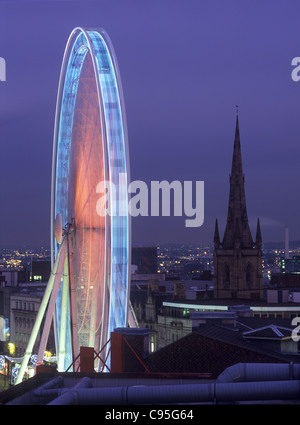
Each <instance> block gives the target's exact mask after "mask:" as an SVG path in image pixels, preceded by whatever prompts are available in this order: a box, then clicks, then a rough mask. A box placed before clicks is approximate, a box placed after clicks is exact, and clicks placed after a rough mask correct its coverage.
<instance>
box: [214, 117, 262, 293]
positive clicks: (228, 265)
mask: <svg viewBox="0 0 300 425" xmlns="http://www.w3.org/2000/svg"><path fill="white" fill-rule="evenodd" d="M244 186H245V180H244V174H243V165H242V154H241V142H240V130H239V119H238V116H237V118H236V126H235V136H234V146H233V156H232V166H231V174H230V190H229V205H228V214H227V223H226V228H225V232H224V237H223V240H222V241H220V237H219V228H218V221H217V220H216V226H215V234H214V246H215V249H214V297H215V298H220V299H226V298H228V299H241V300H244V299H248V300H249V299H251V300H254V299H261V298H262V296H263V278H262V249H261V246H262V238H261V231H260V223H259V220H258V222H257V231H256V239H255V241H253V239H252V236H251V232H250V228H249V224H248V216H247V208H246V196H245V187H244Z"/></svg>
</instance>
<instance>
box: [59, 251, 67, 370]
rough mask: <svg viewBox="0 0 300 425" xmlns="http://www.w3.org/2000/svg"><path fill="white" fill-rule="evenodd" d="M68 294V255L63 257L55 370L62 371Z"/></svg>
mask: <svg viewBox="0 0 300 425" xmlns="http://www.w3.org/2000/svg"><path fill="white" fill-rule="evenodd" d="M68 295H69V261H68V255H66V258H65V264H64V272H63V285H62V298H61V319H60V332H59V353H58V359H57V370H58V371H59V372H63V371H64V363H65V354H66V330H67V312H68Z"/></svg>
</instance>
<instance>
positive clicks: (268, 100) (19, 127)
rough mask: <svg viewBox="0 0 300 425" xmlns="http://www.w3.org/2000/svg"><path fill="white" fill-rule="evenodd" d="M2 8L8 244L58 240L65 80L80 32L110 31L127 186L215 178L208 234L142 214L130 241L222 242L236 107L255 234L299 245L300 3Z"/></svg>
mask: <svg viewBox="0 0 300 425" xmlns="http://www.w3.org/2000/svg"><path fill="white" fill-rule="evenodd" d="M83 4H84V5H85V7H83ZM1 9H2V11H1V17H0V21H1V22H0V23H1V25H0V32H1V34H0V35H1V37H0V39H1V42H0V48H1V49H0V56H1V57H3V58H4V59H5V61H6V81H1V82H0V93H1V96H0V108H1V118H2V124H1V146H2V159H3V161H2V188H1V200H2V205H3V207H2V209H1V223H2V224H1V229H0V246H4V247H5V246H22V245H24V244H26V245H32V246H38V245H48V244H50V186H51V159H52V141H53V128H54V115H55V102H56V95H57V90H58V87H57V81H58V77H59V71H60V63H61V59H62V56H63V50H64V46H65V43H66V41H67V38H68V34H69V33H70V31H71V30H72V29H73V28H74V27H75V26H76V25H79V24H80V25H82V26H88V27H103V28H104V29H105V30H107V32H108V33H109V34H110V38H111V40H112V42H113V44H114V47H115V50H116V53H117V56H118V62H119V67H120V71H121V76H122V84H123V89H124V97H125V106H126V113H127V124H128V134H129V147H130V165H131V180H142V181H145V182H146V183H150V182H151V181H153V180H156V181H157V180H158V181H161V180H167V181H169V182H172V181H174V180H179V181H188V180H190V181H193V182H195V181H204V184H205V203H204V205H205V214H204V224H203V225H202V226H201V227H199V228H186V227H185V226H184V218H183V217H173V216H171V217H161V216H160V217H137V218H133V219H132V237H133V242H136V243H142V244H145V245H147V244H149V245H150V244H163V243H199V244H201V243H212V242H213V233H214V224H215V218H216V217H218V221H219V226H220V228H222V229H223V228H224V226H225V222H226V213H227V211H226V208H227V200H228V182H229V172H230V165H231V157H232V144H233V139H234V123H235V115H236V111H235V109H236V105H237V104H238V105H239V121H240V133H241V148H242V155H243V165H244V173H245V190H246V196H247V208H248V216H249V224H250V227H251V231H252V232H254V231H255V227H256V222H257V217H260V224H261V230H262V239H263V242H265V243H267V242H276V241H282V240H284V229H285V226H288V227H289V234H290V240H291V241H292V240H299V239H300V233H299V232H300V227H299V225H298V217H297V211H298V209H299V197H298V181H299V166H298V162H299V150H300V149H299V139H298V132H299V113H298V109H299V108H298V104H299V99H298V97H299V93H298V92H299V87H300V82H299V83H297V82H296V81H293V79H292V77H291V73H292V69H293V67H292V66H291V63H292V59H293V58H294V57H296V56H299V35H298V33H297V18H296V16H297V10H299V5H298V3H297V2H294V1H292V2H290V3H289V4H288V5H283V4H282V2H279V1H276V2H269V1H263V2H260V3H251V4H250V3H245V4H244V5H241V4H240V3H239V2H237V1H230V2H227V3H226V5H225V4H223V3H222V2H220V1H214V2H209V3H208V2H205V1H203V2H199V1H190V2H189V3H188V4H186V2H183V1H168V0H166V1H164V2H159V1H154V2H151V4H148V5H140V4H139V2H137V1H134V0H132V1H129V0H128V1H127V0H126V1H124V2H120V1H117V0H115V1H110V2H108V1H103V2H94V1H85V2H82V1H74V2H70V1H61V2H39V1H28V2H27V1H26V2H21V1H16V2H13V4H12V3H10V2H2V4H1ZM17 9H18V13H16V10H17ZM54 23H55V32H54V31H53V30H51V28H52V27H53V24H54ZM11 28H14V30H13V31H12V30H11ZM25 33H26V37H27V38H28V40H32V43H29V46H28V44H27V45H26V48H25V47H23V46H21V45H20V40H21V39H22V35H23V34H25ZM37 34H40V35H39V37H37ZM33 46H34V47H33ZM298 84H299V85H298ZM95 208H96V206H95Z"/></svg>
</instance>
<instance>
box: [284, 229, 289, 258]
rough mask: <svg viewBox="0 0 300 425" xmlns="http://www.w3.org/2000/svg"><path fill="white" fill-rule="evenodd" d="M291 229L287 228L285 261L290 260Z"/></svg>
mask: <svg viewBox="0 0 300 425" xmlns="http://www.w3.org/2000/svg"><path fill="white" fill-rule="evenodd" d="M289 249H290V248H289V228H288V227H287V226H286V227H285V259H286V260H288V259H289V258H290V254H289Z"/></svg>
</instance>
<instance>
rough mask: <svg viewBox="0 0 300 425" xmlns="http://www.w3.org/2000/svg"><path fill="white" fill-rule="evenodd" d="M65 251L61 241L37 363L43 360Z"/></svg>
mask: <svg viewBox="0 0 300 425" xmlns="http://www.w3.org/2000/svg"><path fill="white" fill-rule="evenodd" d="M66 252H67V246H66V243H65V242H63V246H62V250H61V252H60V255H59V256H58V257H59V258H58V265H57V272H56V274H55V278H54V283H53V288H52V292H51V297H50V301H49V306H48V310H47V314H46V319H45V324H44V328H43V333H42V337H41V342H40V347H39V352H38V358H37V363H40V362H42V361H43V357H44V351H45V349H46V344H47V341H48V336H49V331H50V327H51V323H52V318H53V313H54V308H55V303H56V299H57V294H58V290H59V286H60V282H61V275H62V271H63V266H64V262H65V257H66Z"/></svg>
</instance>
